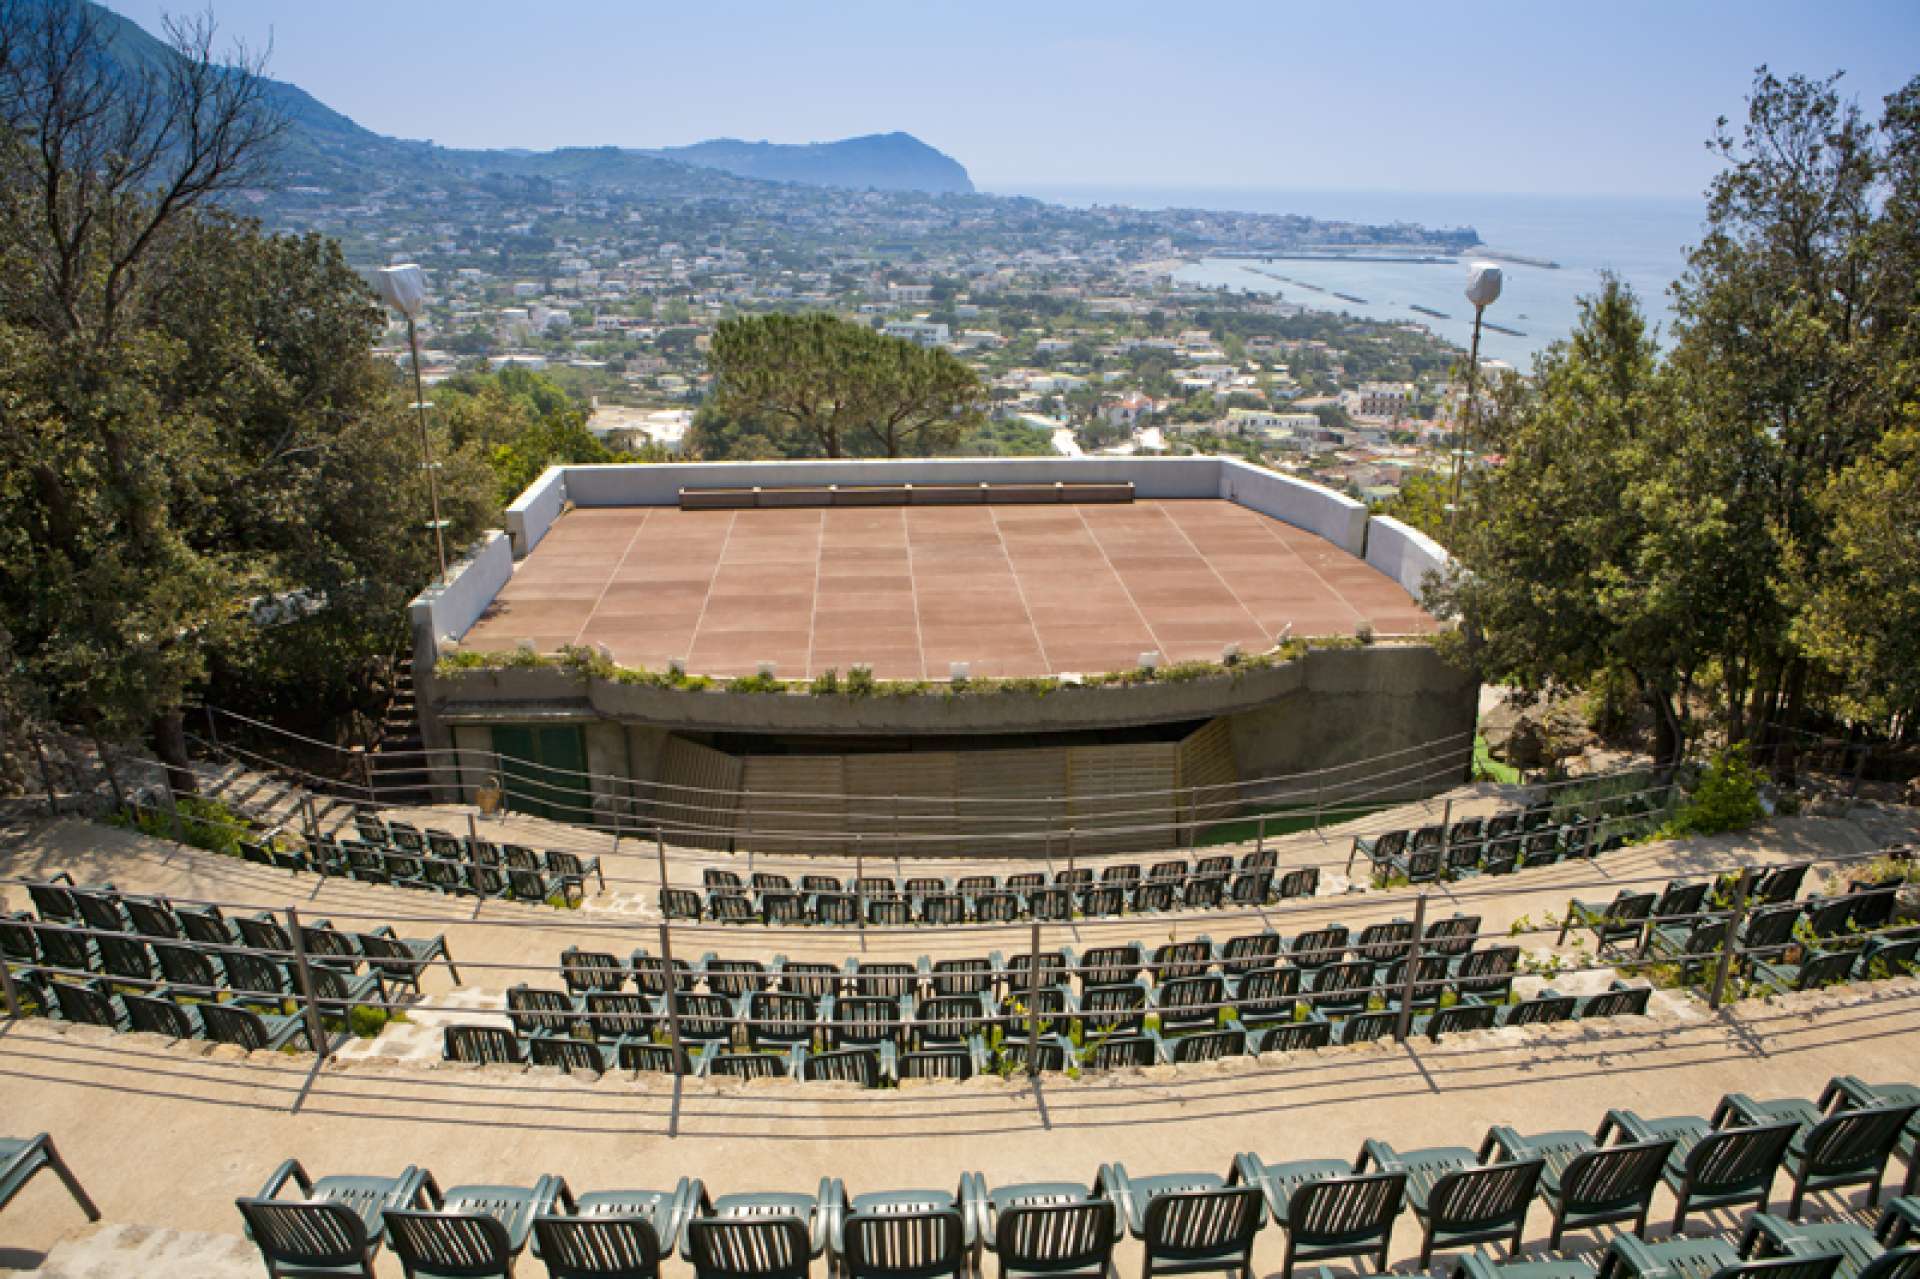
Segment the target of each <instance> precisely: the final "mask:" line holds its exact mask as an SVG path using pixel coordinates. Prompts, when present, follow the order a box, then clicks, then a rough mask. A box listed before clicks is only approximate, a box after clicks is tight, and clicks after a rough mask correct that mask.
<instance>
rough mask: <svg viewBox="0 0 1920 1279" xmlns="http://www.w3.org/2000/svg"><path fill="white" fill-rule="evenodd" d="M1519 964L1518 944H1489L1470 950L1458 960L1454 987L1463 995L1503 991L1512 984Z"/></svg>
mask: <svg viewBox="0 0 1920 1279" xmlns="http://www.w3.org/2000/svg"><path fill="white" fill-rule="evenodd" d="M1519 964H1520V948H1519V947H1518V946H1489V947H1487V948H1486V949H1485V950H1476V951H1472V952H1470V953H1469V954H1468V955H1466V957H1465V958H1463V959H1461V961H1460V971H1459V973H1458V975H1457V979H1456V983H1455V988H1456V989H1457V990H1459V992H1460V993H1461V994H1463V995H1472V994H1482V993H1486V992H1488V991H1496V990H1498V991H1503V990H1506V989H1507V988H1508V987H1510V986H1511V985H1512V984H1513V974H1514V970H1515V969H1516V968H1517V967H1519Z"/></svg>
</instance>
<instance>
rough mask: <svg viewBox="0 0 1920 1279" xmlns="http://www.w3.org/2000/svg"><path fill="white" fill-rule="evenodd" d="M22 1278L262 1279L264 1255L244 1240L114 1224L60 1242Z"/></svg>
mask: <svg viewBox="0 0 1920 1279" xmlns="http://www.w3.org/2000/svg"><path fill="white" fill-rule="evenodd" d="M20 1273H22V1274H23V1275H25V1276H27V1277H28V1279H98V1277H99V1276H103V1275H192V1276H194V1279H259V1274H260V1250H259V1249H258V1248H256V1247H254V1246H253V1244H252V1243H250V1242H248V1241H247V1239H246V1238H245V1237H243V1236H241V1235H215V1234H201V1233H198V1232H196V1231H190V1230H170V1229H167V1228H165V1227H162V1226H133V1225H126V1224H112V1225H104V1226H100V1227H98V1228H97V1229H95V1230H92V1231H90V1232H89V1233H87V1234H84V1235H81V1236H79V1237H77V1238H72V1239H63V1240H61V1241H60V1242H59V1243H57V1244H55V1245H54V1246H53V1248H52V1250H51V1251H49V1252H48V1253H47V1255H46V1256H45V1257H44V1258H42V1259H41V1261H40V1264H39V1266H38V1267H36V1268H35V1269H32V1270H27V1271H22V1272H20Z"/></svg>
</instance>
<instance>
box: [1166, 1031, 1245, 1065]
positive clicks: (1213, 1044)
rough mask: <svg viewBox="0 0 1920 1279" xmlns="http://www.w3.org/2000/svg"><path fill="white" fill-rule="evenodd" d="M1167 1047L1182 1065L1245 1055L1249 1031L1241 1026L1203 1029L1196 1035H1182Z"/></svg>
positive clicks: (1175, 1059)
mask: <svg viewBox="0 0 1920 1279" xmlns="http://www.w3.org/2000/svg"><path fill="white" fill-rule="evenodd" d="M1167 1047H1168V1049H1169V1050H1170V1051H1171V1052H1172V1054H1173V1060H1174V1061H1175V1062H1176V1063H1178V1064H1181V1065H1185V1064H1186V1063H1188V1062H1195V1061H1221V1060H1223V1059H1225V1058H1228V1057H1244V1056H1245V1055H1246V1052H1247V1032H1246V1031H1245V1030H1243V1029H1241V1028H1240V1027H1239V1026H1229V1027H1227V1028H1226V1029H1224V1030H1203V1031H1201V1032H1200V1033H1198V1034H1195V1035H1180V1036H1178V1037H1176V1038H1175V1039H1174V1040H1173V1041H1172V1042H1171V1043H1169V1044H1168V1045H1167Z"/></svg>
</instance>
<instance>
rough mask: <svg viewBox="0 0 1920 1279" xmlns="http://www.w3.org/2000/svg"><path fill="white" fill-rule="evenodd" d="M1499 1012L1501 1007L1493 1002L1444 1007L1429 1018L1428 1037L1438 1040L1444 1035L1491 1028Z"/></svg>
mask: <svg viewBox="0 0 1920 1279" xmlns="http://www.w3.org/2000/svg"><path fill="white" fill-rule="evenodd" d="M1499 1012H1500V1010H1499V1008H1497V1007H1496V1006H1494V1005H1493V1004H1455V1005H1454V1006H1453V1007H1451V1008H1442V1009H1441V1010H1440V1011H1438V1012H1436V1013H1435V1014H1433V1016H1432V1017H1431V1018H1430V1019H1429V1020H1428V1022H1427V1037H1428V1038H1429V1039H1435V1040H1437V1039H1439V1038H1440V1036H1442V1035H1459V1034H1464V1033H1466V1032H1467V1031H1470V1030H1491V1029H1492V1028H1493V1023H1494V1019H1495V1017H1496V1016H1497V1015H1498V1013H1499Z"/></svg>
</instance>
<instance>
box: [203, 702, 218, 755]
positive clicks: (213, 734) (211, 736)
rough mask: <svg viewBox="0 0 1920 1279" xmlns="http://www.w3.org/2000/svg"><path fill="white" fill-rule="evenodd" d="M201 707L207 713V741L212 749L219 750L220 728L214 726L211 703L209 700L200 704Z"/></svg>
mask: <svg viewBox="0 0 1920 1279" xmlns="http://www.w3.org/2000/svg"><path fill="white" fill-rule="evenodd" d="M201 709H202V710H204V711H206V713H207V741H208V742H209V743H210V744H211V745H212V746H213V749H215V750H219V749H220V730H219V729H218V728H216V727H214V723H213V704H212V703H211V702H209V703H205V704H203V705H202V707H201Z"/></svg>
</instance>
